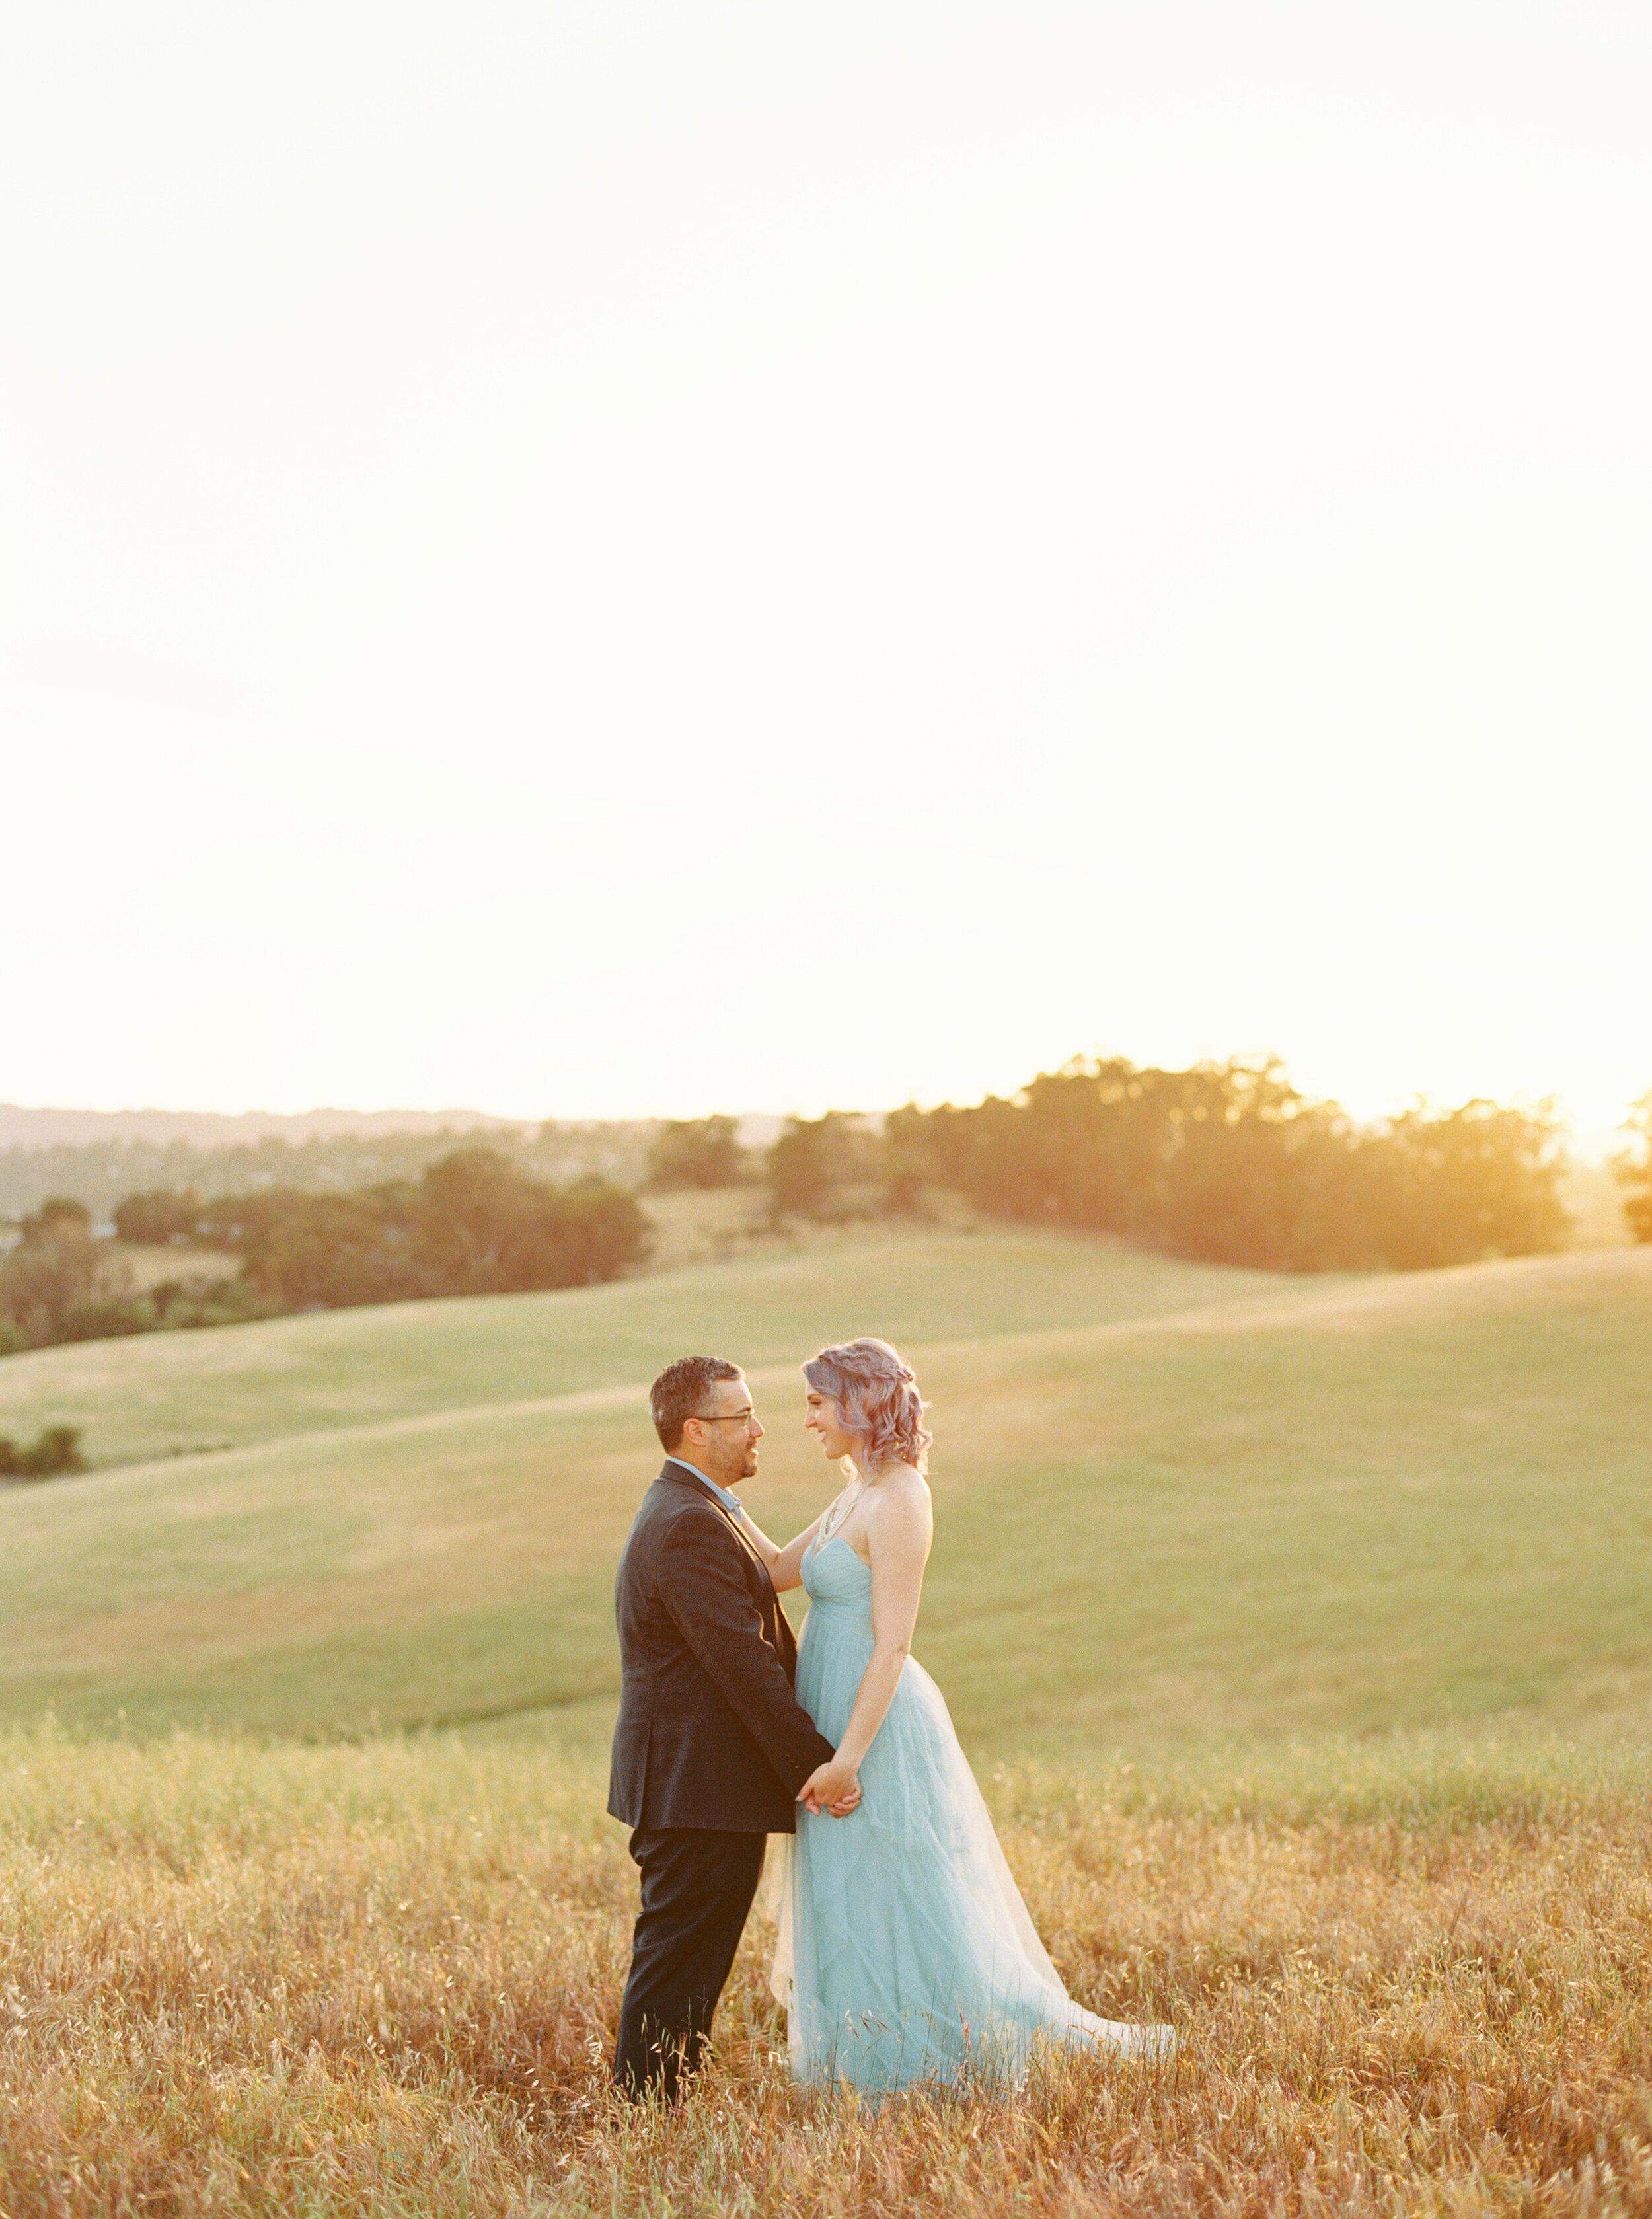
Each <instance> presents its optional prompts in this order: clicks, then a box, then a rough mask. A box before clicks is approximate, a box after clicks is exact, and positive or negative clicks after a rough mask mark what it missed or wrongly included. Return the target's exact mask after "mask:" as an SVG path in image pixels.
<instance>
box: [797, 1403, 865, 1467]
mask: <svg viewBox="0 0 1652 2219" xmlns="http://www.w3.org/2000/svg"><path fill="white" fill-rule="evenodd" d="M803 1400H804V1415H803V1422H804V1426H805V1428H806V1429H807V1430H808V1431H809V1432H810V1433H813V1434H815V1435H816V1436H817V1438H818V1439H819V1442H820V1445H821V1450H822V1452H823V1454H824V1455H825V1456H826V1458H828V1459H829V1461H830V1462H831V1463H833V1464H835V1463H836V1461H837V1459H838V1458H840V1457H846V1456H853V1455H854V1435H853V1434H852V1433H845V1432H844V1430H843V1428H842V1426H841V1425H839V1423H838V1421H837V1405H836V1403H835V1402H833V1400H832V1398H831V1396H830V1395H823V1394H822V1393H821V1391H820V1389H819V1388H818V1387H806V1388H805V1389H804V1397H803Z"/></svg>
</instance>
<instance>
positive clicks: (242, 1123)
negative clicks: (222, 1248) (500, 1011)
mask: <svg viewBox="0 0 1652 2219" xmlns="http://www.w3.org/2000/svg"><path fill="white" fill-rule="evenodd" d="M524 1122H527V1123H529V1124H531V1123H532V1122H534V1121H533V1120H531V1119H529V1120H526V1121H525V1120H524V1119H522V1118H520V1117H494V1116H489V1115H488V1112H487V1111H486V1110H304V1111H303V1112H302V1113H301V1115H299V1116H292V1117H283V1116H277V1115H276V1113H275V1112H274V1111H273V1110H246V1111H245V1112H243V1114H242V1115H240V1116H233V1117H232V1116H225V1115H224V1114H223V1113H222V1112H221V1111H219V1110H25V1109H22V1108H20V1107H19V1106H18V1104H17V1103H15V1102H0V1148H75V1147H86V1146H88V1145H89V1144H90V1143H93V1142H96V1141H150V1142H152V1143H154V1144H156V1145H158V1146H159V1147H165V1146H166V1145H167V1144H168V1143H169V1142H172V1141H182V1142H183V1145H184V1147H189V1148H233V1147H245V1146H246V1145H247V1143H248V1142H249V1141H269V1140H276V1141H289V1142H295V1141H313V1140H331V1139H332V1138H333V1137H334V1136H335V1135H337V1134H340V1133H351V1134H360V1135H363V1136H372V1135H376V1134H382V1133H482V1132H487V1133H495V1132H506V1131H508V1132H516V1131H519V1129H520V1128H521V1127H522V1125H523V1124H524Z"/></svg>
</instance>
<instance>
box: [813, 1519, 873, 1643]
mask: <svg viewBox="0 0 1652 2219" xmlns="http://www.w3.org/2000/svg"><path fill="white" fill-rule="evenodd" d="M798 1575H799V1576H800V1578H801V1579H802V1581H803V1584H804V1587H805V1588H807V1589H808V1591H809V1616H810V1619H811V1620H812V1619H813V1618H814V1617H815V1615H816V1613H817V1612H818V1613H822V1616H823V1623H829V1624H830V1625H833V1626H834V1628H835V1629H836V1630H837V1631H839V1632H850V1631H853V1632H856V1633H864V1634H865V1635H866V1638H867V1639H868V1640H870V1639H871V1638H872V1568H871V1566H870V1565H868V1564H864V1563H861V1561H860V1557H857V1556H856V1555H855V1553H854V1550H853V1549H852V1548H851V1547H850V1546H849V1545H848V1542H847V1541H845V1540H843V1539H842V1538H841V1537H840V1536H838V1535H837V1534H834V1535H833V1536H832V1537H831V1538H830V1539H829V1540H828V1541H819V1540H816V1541H811V1542H810V1544H809V1546H808V1547H807V1548H806V1549H805V1550H804V1552H803V1562H802V1563H801V1564H799V1566H798Z"/></svg>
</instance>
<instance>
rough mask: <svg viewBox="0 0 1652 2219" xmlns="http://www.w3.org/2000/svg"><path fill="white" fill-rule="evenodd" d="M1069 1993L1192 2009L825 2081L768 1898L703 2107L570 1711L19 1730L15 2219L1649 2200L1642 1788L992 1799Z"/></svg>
mask: <svg viewBox="0 0 1652 2219" xmlns="http://www.w3.org/2000/svg"><path fill="white" fill-rule="evenodd" d="M986 1785H987V1787H988V1792H989V1794H990V1795H991V1799H992V1801H993V1804H994V1806H995V1812H996V1815H997V1819H998V1823H999V1826H1000V1831H1001V1836H1002V1838H1003V1843H1004V1845H1005V1848H1006V1850H1007V1852H1008V1854H1009V1858H1010V1861H1011V1863H1012V1865H1013V1866H1014V1868H1015V1871H1016V1873H1017V1874H1018V1876H1019V1878H1020V1880H1021V1882H1022V1887H1023V1890H1024V1892H1025V1893H1026V1895H1027V1898H1028V1905H1029V1908H1030V1909H1031V1911H1032V1912H1033V1915H1034V1919H1035V1920H1036V1922H1037V1924H1038V1925H1039V1926H1040V1930H1042V1931H1043V1933H1044V1934H1045V1936H1046V1937H1047V1939H1048V1942H1049V1944H1050V1947H1051V1950H1052V1954H1053V1956H1054V1958H1055V1960H1056V1962H1057V1964H1058V1966H1059V1968H1060V1970H1061V1972H1062V1973H1063V1976H1064V1978H1065V1980H1066V1981H1067V1983H1068V1985H1069V1986H1070V1988H1071V1990H1072V1991H1073V1992H1075V1993H1076V1994H1077V1995H1078V1996H1079V1997H1080V1998H1081V1999H1082V2000H1083V2001H1084V2002H1085V2003H1087V2004H1089V2005H1091V2006H1092V2007H1093V2008H1095V2009H1097V2010H1100V2011H1104V2012H1106V2013H1108V2014H1109V2016H1112V2017H1146V2016H1148V2015H1152V2016H1153V2017H1167V2018H1169V2019H1170V2020H1171V2022H1172V2023H1174V2024H1175V2026H1176V2028H1177V2033H1178V2036H1179V2042H1180V2048H1179V2052H1178V2054H1177V2057H1176V2058H1175V2059H1174V2060H1173V2061H1171V2062H1170V2063H1168V2064H1165V2065H1136V2066H1119V2065H1111V2064H1108V2063H1105V2062H1102V2061H1093V2060H1088V2059H1076V2060H1072V2061H1066V2062H1065V2063H1057V2062H1052V2063H1050V2064H1049V2065H1048V2066H1046V2068H1045V2069H1043V2070H1041V2071H1040V2072H1038V2073H1035V2074H1034V2079H1033V2080H1032V2082H1031V2084H1030V2085H1029V2086H1028V2090H1027V2091H1026V2092H1025V2093H1024V2094H1023V2095H1022V2097H1021V2098H1018V2099H1017V2100H1015V2101H1014V2102H1009V2103H1006V2102H1004V2101H1002V2100H990V2099H987V2098H982V2097H978V2096H972V2095H969V2094H967V2093H966V2094H965V2095H964V2096H962V2097H960V2098H953V2099H951V2100H947V2101H944V2102H937V2101H935V2100H932V2099H928V2098H922V2097H913V2098H904V2099H901V2100H899V2101H897V2102H895V2103H892V2104H888V2105H886V2106H885V2108H884V2109H883V2110H869V2109H866V2108H862V2107H860V2106H857V2105H856V2104H855V2103H854V2101H853V2099H851V2098H846V2097H840V2096H836V2095H829V2094H812V2093H808V2092H802V2091H798V2090H795V2089H793V2088H792V2087H791V2086H790V2085H789V2084H788V2082H787V2079H786V2074H785V2071H784V2067H783V2065H782V2063H781V2062H780V2057H779V2054H780V2052H781V2049H782V2046H783V2042H784V2029H783V2025H782V2023H781V2018H780V2014H779V2011H778V2010H777V2008H776V2006H775V2005H773V2002H772V2000H771V1999H770V1998H769V1995H768V1993H767V1986H766V1980H765V1974H766V1970H767V1949H768V1947H769V1940H770V1937H769V1936H768V1934H767V1931H766V1930H764V1928H763V1927H762V1925H761V1922H760V1921H757V1920H754V1922H753V1924H752V1925H751V1927H750V1928H749V1929H748V1935H747V1938H746V1942H745V1943H744V1945H743V1947H742V1952H741V1955H740V1958H739V1961H738V1962H737V1964H736V1970H735V1974H734V1978H733V1980H732V1981H731V1983H730V1989H729V1991H728V1993H727V1995H726V1996H725V1998H724V2006H723V2010H722V2012H721V2014H720V2017H719V2023H718V2054H717V2061H716V2062H715V2064H714V2065H713V2066H712V2067H711V2069H710V2070H709V2071H708V2072H707V2073H706V2074H705V2077H704V2079H703V2080H702V2082H701V2083H700V2085H699V2088H698V2090H697V2091H696V2092H695V2093H694V2094H693V2095H692V2097H691V2098H690V2099H689V2101H688V2102H687V2103H686V2104H685V2106H684V2107H683V2109H682V2110H681V2112H680V2114H678V2115H676V2116H660V2115H659V2114H657V2113H653V2112H649V2111H647V2110H643V2111H639V2112H633V2111H630V2110H626V2109H624V2108H623V2107H621V2106H619V2105H618V2104H615V2102H614V2101H613V2099H612V2098H611V2097H610V2095H609V2093H608V2091H607V2088H606V2057H607V2054H608V2051H609V2047H610V2043H611V2042H612V2026H613V2019H614V2013H615V2007H616V2004H617V1999H618V1991H619V1987H620V1985H621V1982H622V1980H623V1976H624V1964H625V1954H626V1948H627V1942H628V1934H629V1924H630V1916H631V1912H632V1909H633V1905H634V1891H635V1878H634V1874H633V1873H632V1870H631V1868H630V1864H629V1862H628V1861H627V1860H626V1858H625V1856H624V1849H623V1843H622V1840H621V1837H620V1835H619V1831H618V1828H615V1827H612V1826H611V1825H609V1824H606V1822H605V1821H603V1820H601V1819H600V1818H599V1817H598V1815H597V1813H598V1811H599V1802H600V1792H599V1791H600V1782H599V1776H598V1775H596V1774H595V1773H593V1771H592V1770H591V1769H590V1768H589V1767H588V1765H587V1764H586V1763H584V1762H581V1760H580V1759H579V1758H578V1756H570V1755H569V1753H568V1750H566V1749H564V1748H562V1747H560V1746H559V1745H558V1743H556V1739H555V1737H553V1736H549V1735H546V1734H544V1733H543V1732H532V1731H519V1733H518V1735H517V1736H516V1737H514V1738H513V1739H500V1738H497V1737H496V1738H494V1740H493V1741H492V1742H491V1743H489V1744H488V1745H486V1746H481V1747H478V1746H475V1745H467V1744H466V1743H464V1742H463V1741H461V1740H458V1739H456V1738H455V1737H451V1736H441V1737H433V1738H432V1739H429V1740H424V1741H420V1740H416V1739H415V1740H407V1739H397V1740H392V1741H388V1742H385V1741H380V1742H376V1743H367V1744H365V1745H363V1746H362V1747H359V1748H350V1747H338V1746H333V1747H331V1748H325V1749H317V1748H304V1747H298V1746H295V1745H292V1744H290V1743H289V1744H284V1745H283V1744H276V1745H275V1746H273V1747H270V1748H264V1749H257V1748H252V1747H249V1746H247V1745H245V1744H237V1743H233V1742H230V1743H226V1742H222V1741H216V1742H214V1741H202V1740H198V1739H194V1738H191V1737H178V1738H176V1739H173V1740H170V1741H163V1742H160V1743H153V1744H151V1745H150V1746H148V1747H146V1748H141V1747H136V1746H131V1745H122V1744H121V1743H90V1744H84V1745H77V1744H76V1743H73V1742H71V1741H65V1739H64V1738H63V1737H60V1736H52V1735H50V1734H47V1735H40V1734H35V1733H16V1732H14V1733H12V1734H11V1735H9V1736H7V1735H3V1734H0V1903H3V1905H4V1916H3V1918H0V2029H3V2030H0V2210H4V2211H5V2212H6V2214H7V2215H8V2219H106V2215H116V2214H119V2215H121V2219H127V2215H131V2219H136V2215H138V2214H140V2213H141V2214H159V2215H162V2219H265V2215H270V2219H274V2215H282V2219H288V2215H293V2219H297V2215H302V2219H345V2215H349V2219H403V2215H405V2216H406V2219H413V2215H421V2219H425V2215H429V2216H430V2219H448V2215H452V2219H459V2215H464V2219H481V2215H489V2216H490V2219H491V2215H498V2219H507V2215H508V2219H527V2215H532V2214H545V2215H551V2214H568V2215H574V2214H579V2215H595V2214H603V2215H625V2219H629V2215H633V2214H635V2215H639V2219H640V2216H641V2215H646V2219H701V2215H704V2219H711V2215H713V2214H718V2215H720V2214H725V2213H731V2214H735V2215H770V2214H773V2215H776V2219H778V2216H779V2215H781V2214H786V2215H796V2219H940V2215H941V2214H943V2213H944V2214H947V2215H949V2219H998V2216H999V2215H1002V2214H1007V2213H1013V2214H1017V2215H1022V2219H1088V2215H1100V2214H1116V2215H1123V2214H1133V2215H1154V2219H1158V2215H1163V2219H1172V2215H1174V2219H1181V2215H1184V2214H1189V2213H1209V2214H1212V2215H1216V2214H1220V2215H1224V2219H1227V2215H1233V2219H1251V2215H1256V2219H1262V2215H1264V2214H1271V2213H1275V2212H1284V2213H1289V2214H1292V2215H1309V2216H1310V2219H1311V2215H1317V2214H1321V2213H1323V2214H1338V2215H1349V2219H1366V2216H1367V2215H1371V2219H1375V2215H1378V2214H1382V2215H1391V2214H1395V2213H1400V2212H1417V2213H1432V2214H1440V2215H1445V2214H1456V2215H1463V2219H1469V2215H1477V2214H1480V2213H1484V2212H1488V2211H1510V2212H1521V2213H1528V2214H1533V2215H1543V2219H1560V2216H1561V2215H1569V2214H1577V2215H1580V2219H1581V2215H1605V2214H1612V2213H1620V2214H1629V2213H1639V2212H1644V2211H1646V2210H1648V2209H1649V2208H1652V1951H1649V1947H1648V1943H1649V1939H1652V1878H1649V1874H1652V1824H1649V1811H1652V1801H1649V1793H1648V1791H1649V1787H1652V1768H1649V1764H1648V1762H1647V1759H1646V1758H1645V1756H1644V1755H1643V1754H1636V1756H1632V1757H1624V1756H1617V1757H1603V1756H1587V1755H1586V1754H1583V1753H1581V1752H1580V1751H1578V1750H1575V1749H1572V1750H1568V1749H1566V1748H1564V1747H1562V1746H1560V1745H1558V1744H1556V1745H1547V1746H1545V1745H1542V1744H1539V1743H1525V1744H1522V1743H1519V1742H1518V1741H1517V1740H1508V1739H1505V1740H1502V1741H1498V1740H1495V1739H1493V1740H1491V1741H1487V1740H1484V1739H1480V1740H1477V1741H1473V1742H1471V1741H1469V1740H1468V1739H1467V1738H1466V1737H1463V1736H1461V1735H1453V1734H1442V1735H1435V1736H1432V1737H1426V1736H1425V1737H1413V1738H1412V1739H1410V1740H1402V1741H1400V1742H1390V1743H1386V1744H1385V1745H1383V1746H1382V1748H1381V1749H1378V1750H1373V1749H1371V1748H1370V1747H1369V1745H1367V1746H1360V1745H1357V1744H1351V1743H1337V1742H1321V1743H1317V1744H1315V1745H1314V1746H1313V1747H1311V1748H1310V1747H1303V1748H1300V1749H1298V1750H1296V1751H1295V1753H1294V1754H1287V1755H1286V1756H1282V1757H1279V1758H1276V1759H1275V1760H1274V1761H1273V1762H1272V1763H1271V1766H1270V1767H1269V1766H1264V1768H1260V1769H1258V1768H1257V1767H1255V1766H1251V1768H1248V1769H1247V1771H1246V1772H1245V1774H1244V1775H1234V1774H1233V1773H1232V1772H1231V1770H1230V1771H1223V1770H1222V1769H1221V1768H1219V1767H1218V1768H1212V1767H1210V1766H1208V1765H1205V1766H1202V1767H1201V1766H1192V1767H1184V1768H1182V1769H1180V1770H1179V1771H1178V1770H1177V1769H1176V1768H1159V1769H1157V1770H1152V1769H1144V1768H1136V1769H1133V1770H1131V1769H1127V1768H1124V1767H1122V1766H1115V1767H1112V1768H1103V1769H1098V1770H1095V1771H1091V1772H1088V1773H1086V1772H1083V1771H1080V1772H1076V1773H1075V1772H1071V1771H1068V1772H1065V1773H1064V1772H1059V1771H1053V1770H1049V1769H1046V1768H1038V1767H1029V1766H1020V1767H1016V1768H1009V1769H1006V1770H1001V1771H999V1772H998V1773H997V1775H996V1776H990V1777H989V1778H988V1780H987V1782H986Z"/></svg>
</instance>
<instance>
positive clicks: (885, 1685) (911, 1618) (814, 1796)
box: [798, 1472, 935, 1815]
mask: <svg viewBox="0 0 1652 2219" xmlns="http://www.w3.org/2000/svg"><path fill="white" fill-rule="evenodd" d="M912 1477H913V1480H914V1481H915V1482H916V1485H913V1486H908V1487H902V1488H901V1489H899V1490H898V1491H896V1490H894V1489H891V1491H890V1493H889V1494H888V1495H886V1496H885V1500H884V1501H881V1502H880V1503H879V1505H878V1507H877V1508H876V1510H875V1511H874V1512H873V1515H872V1517H871V1519H870V1520H868V1521H867V1526H866V1541H867V1545H868V1547H869V1550H870V1552H871V1557H872V1661H871V1663H869V1664H868V1665H867V1666H866V1670H865V1671H864V1672H863V1673H862V1674H861V1675H860V1687H859V1688H858V1689H857V1690H856V1692H855V1697H854V1709H853V1710H852V1711H851V1712H849V1723H848V1726H847V1727H846V1728H845V1729H844V1733H843V1738H842V1741H840V1742H839V1743H838V1745H837V1754H836V1756H835V1757H833V1759H832V1761H831V1762H830V1763H829V1764H823V1765H821V1766H820V1767H819V1768H818V1769H817V1771H815V1772H812V1773H810V1775H809V1777H808V1779H807V1780H805V1781H804V1783H803V1787H802V1789H801V1791H800V1793H799V1794H798V1801H799V1802H800V1803H802V1804H804V1805H805V1806H807V1807H808V1809H809V1810H810V1811H812V1812H815V1813H816V1814H817V1815H818V1813H819V1812H820V1811H821V1810H822V1809H823V1808H824V1807H825V1806H827V1805H829V1804H835V1803H837V1802H839V1801H840V1800H841V1799H842V1797H843V1796H844V1795H846V1794H847V1793H848V1791H849V1790H850V1789H851V1788H853V1787H857V1786H858V1785H859V1784H860V1783H859V1781H858V1780H857V1778H856V1775H857V1774H858V1773H859V1771H860V1766H861V1763H862V1762H863V1761H864V1759H865V1756H866V1751H867V1750H869V1749H870V1748H871V1747H872V1744H873V1740H874V1738H875V1737H876V1735H877V1731H878V1729H879V1726H880V1725H882V1724H883V1722H884V1719H885V1715H886V1714H887V1712H888V1710H889V1706H890V1705H891V1703H892V1702H893V1701H894V1700H895V1690H896V1688H897V1687H898V1686H899V1684H900V1677H901V1672H902V1669H903V1667H904V1665H905V1663H906V1660H907V1657H908V1656H910V1654H911V1649H912V1630H913V1628H914V1627H915V1626H916V1624H917V1619H918V1599H919V1597H920V1596H921V1595H922V1592H923V1568H924V1566H925V1564H927V1563H928V1560H929V1544H930V1541H931V1540H932V1539H933V1538H934V1534H935V1520H934V1516H933V1514H932V1513H931V1511H930V1507H929V1490H928V1488H927V1487H926V1486H925V1485H924V1484H923V1482H922V1480H921V1479H919V1478H918V1476H917V1474H916V1472H914V1473H913V1475H912Z"/></svg>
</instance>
